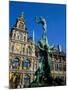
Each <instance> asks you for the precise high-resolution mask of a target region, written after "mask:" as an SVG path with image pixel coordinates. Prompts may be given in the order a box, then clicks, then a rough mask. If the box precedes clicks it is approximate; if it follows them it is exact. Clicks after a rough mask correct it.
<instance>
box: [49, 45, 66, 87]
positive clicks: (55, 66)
mask: <svg viewBox="0 0 68 90" xmlns="http://www.w3.org/2000/svg"><path fill="white" fill-rule="evenodd" d="M48 58H49V64H50V69H51V75H52V77H53V78H54V80H56V79H59V80H60V81H57V83H59V85H66V54H65V52H64V51H63V49H62V48H61V45H58V46H57V47H56V48H55V49H54V51H53V52H52V53H49V55H48Z"/></svg>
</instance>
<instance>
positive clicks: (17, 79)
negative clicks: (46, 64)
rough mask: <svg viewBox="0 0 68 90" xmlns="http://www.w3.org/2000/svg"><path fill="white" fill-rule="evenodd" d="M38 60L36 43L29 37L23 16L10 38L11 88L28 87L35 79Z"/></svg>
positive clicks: (11, 32)
mask: <svg viewBox="0 0 68 90" xmlns="http://www.w3.org/2000/svg"><path fill="white" fill-rule="evenodd" d="M37 62H38V60H37V58H36V55H35V44H34V42H33V41H32V40H31V39H29V37H28V32H27V30H26V25H25V20H24V17H23V16H20V17H19V18H18V19H17V22H16V25H15V27H13V28H12V30H11V31H10V39H9V71H10V72H9V78H10V80H9V84H10V88H23V87H28V85H29V83H30V82H32V80H34V73H35V71H36V70H37V66H38V65H37V64H38V63H37Z"/></svg>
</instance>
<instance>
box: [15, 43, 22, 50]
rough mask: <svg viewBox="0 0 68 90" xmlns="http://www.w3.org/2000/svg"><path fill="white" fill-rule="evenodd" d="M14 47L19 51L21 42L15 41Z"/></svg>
mask: <svg viewBox="0 0 68 90" xmlns="http://www.w3.org/2000/svg"><path fill="white" fill-rule="evenodd" d="M15 48H16V51H20V49H21V44H18V43H16V44H15Z"/></svg>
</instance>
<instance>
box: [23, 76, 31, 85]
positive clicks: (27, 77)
mask: <svg viewBox="0 0 68 90" xmlns="http://www.w3.org/2000/svg"><path fill="white" fill-rule="evenodd" d="M29 84H30V77H29V76H28V75H25V76H24V87H28V86H29Z"/></svg>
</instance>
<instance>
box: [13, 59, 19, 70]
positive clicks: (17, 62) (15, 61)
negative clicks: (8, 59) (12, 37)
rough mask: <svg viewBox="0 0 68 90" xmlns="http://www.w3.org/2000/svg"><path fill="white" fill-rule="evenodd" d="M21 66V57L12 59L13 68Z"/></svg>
mask: <svg viewBox="0 0 68 90" xmlns="http://www.w3.org/2000/svg"><path fill="white" fill-rule="evenodd" d="M18 68H19V59H18V58H15V59H14V60H12V69H18Z"/></svg>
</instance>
